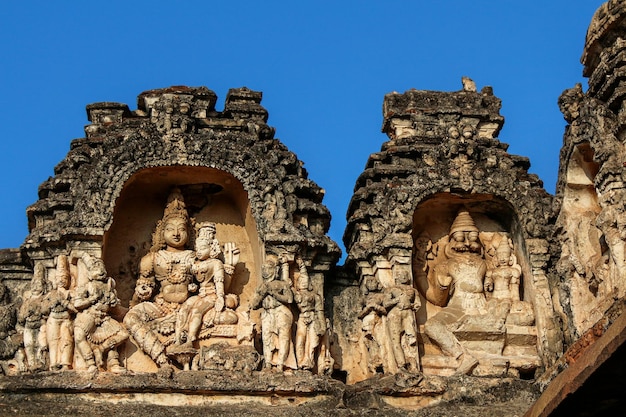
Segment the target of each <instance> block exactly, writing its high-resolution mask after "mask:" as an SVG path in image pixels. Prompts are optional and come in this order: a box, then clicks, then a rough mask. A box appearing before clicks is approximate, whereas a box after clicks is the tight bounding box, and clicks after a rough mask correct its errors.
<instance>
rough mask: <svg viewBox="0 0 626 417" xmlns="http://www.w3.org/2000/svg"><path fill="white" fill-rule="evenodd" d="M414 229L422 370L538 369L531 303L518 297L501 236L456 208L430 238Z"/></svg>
mask: <svg viewBox="0 0 626 417" xmlns="http://www.w3.org/2000/svg"><path fill="white" fill-rule="evenodd" d="M474 216H475V215H474ZM480 217H481V224H483V225H485V226H487V225H489V226H488V229H490V230H494V226H495V223H493V222H489V221H486V220H487V219H486V218H485V217H484V215H480ZM417 233H418V236H417V238H416V240H415V246H414V250H415V253H414V265H413V270H414V276H415V279H416V284H417V287H418V288H419V289H420V291H421V294H422V296H423V297H424V298H425V303H426V305H425V310H424V311H423V314H421V315H420V316H419V321H420V323H422V324H423V338H422V340H423V343H424V347H423V349H424V352H425V353H424V357H423V358H422V361H423V364H424V369H425V370H424V372H426V373H433V374H437V375H450V374H477V375H502V374H507V373H509V374H513V375H519V374H520V372H522V373H524V374H526V373H528V372H532V371H533V370H534V369H536V368H537V367H539V366H540V364H541V361H540V359H539V357H538V351H537V349H538V346H537V338H536V334H537V330H536V328H535V327H534V322H535V319H534V307H533V305H532V303H530V302H528V301H525V300H523V299H522V295H523V291H522V290H521V287H522V286H523V273H522V268H521V266H520V265H519V264H518V263H517V255H516V249H515V247H514V244H513V241H512V239H511V237H510V236H509V234H508V233H506V232H504V231H485V230H481V229H480V228H479V227H478V226H477V223H476V222H475V220H474V218H473V216H472V214H471V213H470V212H469V211H468V210H466V209H464V208H461V209H460V210H459V211H458V212H457V214H456V215H455V217H454V220H453V221H452V223H451V225H450V226H449V230H448V233H447V235H444V236H442V237H441V238H439V239H437V240H436V241H432V240H430V237H429V236H431V234H430V233H433V235H434V234H436V232H435V229H431V230H430V232H429V231H428V230H422V231H418V232H417ZM520 341H521V342H520Z"/></svg>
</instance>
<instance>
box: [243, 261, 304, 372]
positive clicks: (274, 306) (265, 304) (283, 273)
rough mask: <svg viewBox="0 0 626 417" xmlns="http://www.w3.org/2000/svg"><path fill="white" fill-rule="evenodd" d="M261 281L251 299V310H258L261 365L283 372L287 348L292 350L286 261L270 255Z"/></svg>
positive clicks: (287, 352)
mask: <svg viewBox="0 0 626 417" xmlns="http://www.w3.org/2000/svg"><path fill="white" fill-rule="evenodd" d="M261 270H262V278H263V281H262V282H261V284H260V285H259V287H258V288H257V290H256V293H255V295H254V297H253V299H252V302H251V304H252V307H253V308H254V309H263V310H262V311H261V335H262V340H263V357H264V367H265V369H267V370H270V369H271V370H275V371H283V369H284V367H285V366H286V363H287V359H288V357H289V354H290V351H292V350H293V345H292V340H291V331H292V325H293V313H292V311H291V304H293V298H294V297H293V292H292V290H291V286H290V284H289V282H287V279H286V278H287V277H288V275H287V274H288V264H287V260H286V259H285V258H284V257H282V256H281V257H279V258H278V257H275V256H271V257H268V259H267V260H266V261H265V263H264V264H263V266H262V268H261Z"/></svg>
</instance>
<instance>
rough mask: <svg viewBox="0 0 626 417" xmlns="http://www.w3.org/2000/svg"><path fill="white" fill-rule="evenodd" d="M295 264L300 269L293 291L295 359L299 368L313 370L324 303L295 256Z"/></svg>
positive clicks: (320, 332)
mask: <svg viewBox="0 0 626 417" xmlns="http://www.w3.org/2000/svg"><path fill="white" fill-rule="evenodd" d="M296 264H297V266H298V268H299V270H300V276H299V277H298V280H297V285H296V290H295V293H294V300H295V303H296V306H297V307H298V311H299V314H298V322H297V330H296V359H297V361H298V368H299V369H305V370H313V369H314V368H315V362H316V361H315V353H316V351H317V350H318V347H319V345H320V341H321V338H322V336H323V335H324V333H325V332H326V319H325V317H324V303H323V301H322V297H321V296H320V295H319V294H318V293H316V292H315V291H314V290H313V287H312V285H311V279H310V278H309V274H308V272H307V269H306V265H305V264H304V261H303V260H302V259H301V258H299V257H297V258H296Z"/></svg>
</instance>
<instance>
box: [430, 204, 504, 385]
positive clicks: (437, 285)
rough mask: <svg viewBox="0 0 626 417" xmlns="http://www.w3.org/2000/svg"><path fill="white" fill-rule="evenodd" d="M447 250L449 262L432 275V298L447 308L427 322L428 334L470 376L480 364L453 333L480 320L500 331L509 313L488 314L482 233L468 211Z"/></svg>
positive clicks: (462, 212)
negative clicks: (480, 235)
mask: <svg viewBox="0 0 626 417" xmlns="http://www.w3.org/2000/svg"><path fill="white" fill-rule="evenodd" d="M448 238H449V240H448V243H447V245H446V246H445V248H444V253H445V255H446V258H447V259H446V260H445V261H443V262H441V263H439V264H437V265H435V267H434V268H433V271H431V273H430V274H429V276H428V280H429V285H430V287H431V288H432V290H433V292H432V293H431V294H432V295H434V297H432V299H429V301H431V302H432V303H433V304H436V305H439V306H442V307H443V309H442V310H441V311H440V312H438V313H437V314H435V315H434V316H432V317H430V318H429V319H427V320H426V323H425V327H424V331H425V332H426V334H427V335H428V337H429V338H430V339H431V340H433V341H434V342H435V343H436V344H437V345H439V347H440V348H441V350H442V351H443V353H444V354H445V355H447V356H450V357H452V358H454V359H457V360H458V367H457V370H456V373H457V374H468V373H470V372H471V371H472V369H473V368H474V367H475V366H476V365H477V364H478V360H477V359H476V358H475V357H474V356H472V355H471V354H470V353H469V352H468V351H467V350H466V349H465V348H464V347H463V346H462V345H461V343H460V342H459V340H458V339H457V338H456V336H455V335H454V333H453V331H454V330H456V329H458V328H459V327H461V326H463V324H464V323H469V322H471V321H477V322H478V323H479V324H480V325H481V326H483V327H491V328H494V329H500V328H501V327H502V326H503V325H504V320H505V318H506V314H507V313H508V309H506V311H499V310H498V311H494V312H492V314H489V313H488V309H487V301H486V298H485V293H484V278H485V275H486V272H487V264H486V262H485V260H484V258H483V245H482V243H481V242H480V239H479V230H478V228H477V227H476V225H475V224H474V220H473V219H472V217H471V216H470V214H469V212H468V211H467V210H460V211H459V213H458V214H457V216H456V218H455V219H454V222H453V223H452V226H451V227H450V232H449V235H448Z"/></svg>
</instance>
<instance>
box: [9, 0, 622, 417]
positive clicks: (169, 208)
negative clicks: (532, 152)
mask: <svg viewBox="0 0 626 417" xmlns="http://www.w3.org/2000/svg"><path fill="white" fill-rule="evenodd" d="M625 31H626V3H624V2H623V1H615V0H613V1H609V2H607V3H605V4H604V5H603V6H602V7H601V8H600V9H599V10H598V11H597V12H596V15H595V16H594V17H593V19H592V22H591V24H590V27H589V31H588V33H587V39H586V45H585V50H584V53H583V57H582V64H583V65H584V75H585V76H587V77H588V78H589V87H588V89H587V91H583V88H582V86H581V85H577V86H575V87H573V88H571V89H569V90H566V91H565V92H564V93H563V94H562V96H561V97H560V98H559V105H560V107H561V110H562V112H563V115H564V117H565V120H566V121H567V123H568V126H567V128H566V131H565V134H564V138H563V148H562V150H561V158H560V165H559V179H558V186H557V192H556V195H555V196H552V195H550V194H549V193H547V192H546V191H545V190H544V189H543V184H542V182H541V180H540V179H539V178H538V177H537V176H536V175H533V174H530V173H529V172H528V169H529V167H530V162H529V160H528V159H527V158H525V157H523V156H516V155H511V154H509V153H508V152H507V148H508V145H507V144H506V143H504V142H501V140H500V138H499V136H498V135H499V132H500V130H501V129H502V126H503V123H504V118H503V117H502V115H500V104H501V103H500V100H499V99H498V98H497V97H496V96H495V95H494V94H493V91H492V89H491V87H484V88H482V89H481V90H480V91H479V90H478V89H477V88H476V86H475V84H474V82H473V81H472V80H471V79H469V78H466V77H463V79H462V88H461V89H460V90H459V91H455V92H438V91H424V90H409V91H406V92H404V93H397V92H393V93H390V94H387V95H386V96H385V97H384V101H383V126H382V131H383V132H384V133H386V134H387V137H388V140H387V141H385V142H384V143H383V144H382V146H381V149H380V151H379V152H376V153H373V154H372V155H370V157H369V159H368V161H367V164H366V167H365V170H364V171H363V173H362V174H361V175H360V176H359V177H358V178H357V179H356V185H355V191H354V195H353V196H352V199H351V201H350V204H349V207H348V212H347V220H348V223H347V227H346V230H345V233H344V237H343V240H344V244H345V247H346V250H347V257H346V261H345V263H344V264H343V265H337V262H338V260H339V258H340V255H341V252H340V249H339V247H338V245H337V244H336V243H335V242H333V241H332V240H331V239H330V238H329V237H328V235H327V232H328V229H329V227H330V220H331V215H330V213H329V211H328V209H327V208H326V207H325V206H324V204H323V197H324V190H323V189H322V188H321V187H319V186H318V185H317V184H315V183H314V182H313V181H312V180H311V179H309V178H308V175H307V172H306V170H305V169H304V167H303V163H302V162H301V161H300V160H299V159H298V158H297V156H296V155H295V154H293V153H292V152H290V151H289V150H288V149H287V148H286V147H285V145H284V144H282V143H281V142H280V141H279V140H278V139H275V138H274V132H275V130H274V128H272V127H270V126H268V125H267V123H266V122H267V119H268V113H267V111H266V110H265V109H264V108H263V107H262V105H261V93H260V92H256V91H252V90H250V89H248V88H245V87H244V88H238V89H231V90H230V91H229V92H228V94H227V97H226V100H225V107H224V109H223V110H222V111H218V110H216V109H215V103H216V101H217V96H216V94H215V93H214V92H213V91H211V90H209V89H208V88H206V87H184V86H175V87H169V88H164V89H157V90H150V91H146V92H143V93H141V94H140V95H139V96H138V100H137V109H135V110H131V109H130V108H129V107H128V106H127V105H125V104H121V103H112V102H102V103H94V104H90V105H88V106H87V117H88V120H89V122H90V124H88V125H87V126H86V127H85V138H82V139H76V140H73V141H72V142H71V144H70V150H69V152H68V154H67V156H66V157H65V159H64V160H62V161H61V162H60V163H59V164H58V165H57V166H56V167H55V169H54V176H53V177H51V178H49V179H48V180H47V181H45V182H44V183H43V184H41V186H40V188H39V199H38V201H37V202H35V203H34V204H33V205H31V206H30V207H29V208H28V209H27V216H28V223H29V235H28V236H27V237H26V239H25V241H24V243H23V245H22V246H21V247H20V248H14V249H4V250H1V251H0V278H1V282H0V310H2V311H1V313H2V314H0V317H1V318H2V320H0V369H1V371H2V375H1V376H0V398H1V403H2V405H1V406H0V415H16V414H18V415H59V416H61V415H74V414H85V415H111V414H113V413H126V414H129V415H151V416H158V415H186V416H188V415H224V416H228V415H233V416H234V415H237V416H242V415H285V416H287V415H295V414H297V415H311V416H314V415H338V416H355V415H385V416H407V415H411V416H443V415H461V414H463V415H467V416H478V415H490V416H496V415H497V416H509V415H528V416H539V415H541V416H547V415H565V414H567V415H572V410H574V411H575V412H580V413H582V412H584V413H586V414H585V415H603V414H602V413H605V414H604V415H606V413H609V412H611V413H613V414H615V413H616V412H619V410H620V409H621V407H623V406H624V405H623V399H621V393H620V392H617V393H616V391H615V390H612V389H610V388H611V387H610V386H609V383H608V382H599V383H598V382H594V383H593V385H594V387H592V391H588V389H589V387H588V386H587V387H585V384H584V383H585V381H586V380H587V379H588V378H589V381H593V379H594V377H597V378H598V379H599V380H600V381H609V380H610V379H609V378H612V379H615V378H617V381H616V382H615V384H616V385H617V386H621V385H620V381H621V379H619V378H622V379H623V378H624V376H625V375H624V374H623V371H619V370H620V369H623V366H622V365H623V359H620V358H621V357H622V356H623V350H624V349H623V346H622V344H623V342H624V335H626V315H625V314H624V300H625V297H626V284H624V282H625V281H624V279H623V277H624V276H625V275H626V252H625V251H626V246H625V243H624V242H626V216H625V214H624V213H625V206H624V201H626V198H624V197H625V196H624V195H623V194H624V190H625V186H624V172H625V163H624V160H626V159H625V155H624V127H625V126H626V121H625V120H626V119H624V114H626V113H625V112H624V110H623V102H624V97H625V94H624V91H626V90H624V88H622V83H623V81H624V80H623V79H624V76H623V75H622V71H621V68H622V67H623V59H622V58H623V55H624V51H625V50H626V43H624V40H623V38H625V37H626V36H625V34H624V32H625ZM555 162H556V161H555ZM603 363H605V365H603ZM607 366H608V367H612V368H613V369H611V370H609V372H608V374H607V373H606V372H607V369H606V367H607ZM590 375H592V376H591V377H589V376H590ZM607 375H610V377H608V376H607ZM587 385H589V384H587ZM577 390H578V391H577ZM586 390H587V391H586ZM589 396H592V397H593V398H594V400H595V401H593V402H590V401H588V398H589ZM577 400H578V402H576V401H577ZM598 404H603V405H602V406H600V405H598ZM604 404H609V405H604ZM611 407H613V408H611ZM574 415H575V414H574Z"/></svg>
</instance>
